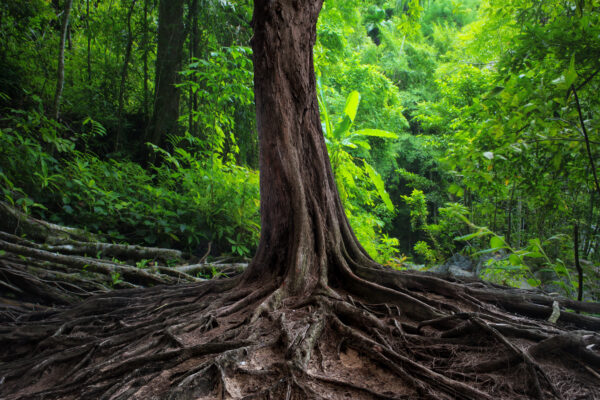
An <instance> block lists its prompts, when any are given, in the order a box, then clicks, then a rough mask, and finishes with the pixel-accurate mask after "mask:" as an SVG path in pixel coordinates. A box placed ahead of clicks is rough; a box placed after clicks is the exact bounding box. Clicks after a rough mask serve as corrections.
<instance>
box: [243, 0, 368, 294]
mask: <svg viewBox="0 0 600 400" xmlns="http://www.w3.org/2000/svg"><path fill="white" fill-rule="evenodd" d="M321 6H322V0H310V1H269V0H257V1H255V3H254V7H255V11H254V19H253V28H254V37H253V39H252V48H253V54H254V90H255V98H256V115H257V118H256V119H257V128H258V135H259V147H260V157H259V164H260V201H261V239H260V243H259V246H258V250H257V254H256V256H255V258H254V260H253V262H252V263H251V265H250V267H249V270H248V277H250V278H252V279H254V278H257V277H263V278H264V277H265V276H269V277H270V279H273V278H274V279H276V280H277V281H278V282H280V283H281V288H284V290H285V291H286V292H287V293H288V294H290V295H302V294H308V293H311V292H312V291H314V290H315V289H316V288H317V287H319V286H320V287H326V286H327V285H328V275H329V273H330V272H332V267H333V268H343V269H345V270H348V269H349V268H350V266H351V265H352V264H353V263H354V262H358V263H361V264H363V265H370V264H374V262H373V261H372V260H371V259H370V257H369V256H368V255H367V253H366V252H365V250H364V249H363V248H362V246H361V245H360V244H359V243H358V241H357V239H356V237H355V235H354V233H353V232H352V229H351V228H350V224H349V223H348V220H347V218H346V215H345V213H344V210H343V207H342V203H341V201H340V197H339V194H338V191H337V188H336V185H335V181H334V178H333V173H332V169H331V164H330V162H329V157H328V155H327V148H326V146H325V140H324V138H323V132H322V129H321V123H320V116H319V108H318V102H317V96H316V81H315V73H314V68H313V52H312V49H313V45H314V43H315V40H316V23H317V18H318V15H319V11H320V9H321Z"/></svg>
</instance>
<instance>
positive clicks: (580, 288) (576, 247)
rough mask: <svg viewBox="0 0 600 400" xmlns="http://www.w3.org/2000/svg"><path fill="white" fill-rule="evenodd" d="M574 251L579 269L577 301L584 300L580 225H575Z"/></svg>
mask: <svg viewBox="0 0 600 400" xmlns="http://www.w3.org/2000/svg"><path fill="white" fill-rule="evenodd" d="M573 251H574V252H575V268H576V269H577V278H578V283H579V286H578V288H577V301H581V299H582V298H583V270H582V269H581V264H580V262H579V225H578V224H577V222H575V223H574V224H573Z"/></svg>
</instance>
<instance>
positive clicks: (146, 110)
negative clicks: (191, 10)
mask: <svg viewBox="0 0 600 400" xmlns="http://www.w3.org/2000/svg"><path fill="white" fill-rule="evenodd" d="M148 1H150V0H144V22H143V28H142V29H143V31H144V33H143V36H142V41H143V44H142V46H143V48H144V53H143V55H142V60H143V63H144V100H143V101H144V105H143V107H144V110H143V112H144V122H145V124H146V125H147V124H148V120H149V119H150V118H149V114H150V101H149V99H148V42H149V40H148Z"/></svg>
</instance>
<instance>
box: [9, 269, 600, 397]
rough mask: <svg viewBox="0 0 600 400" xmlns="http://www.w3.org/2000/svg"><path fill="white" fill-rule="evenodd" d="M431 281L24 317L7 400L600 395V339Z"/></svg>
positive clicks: (180, 298) (119, 300) (200, 295)
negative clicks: (406, 287)
mask: <svg viewBox="0 0 600 400" xmlns="http://www.w3.org/2000/svg"><path fill="white" fill-rule="evenodd" d="M427 279H431V280H432V282H433V283H432V285H431V286H430V287H428V291H429V294H428V295H425V294H424V293H421V294H419V293H418V292H415V293H416V295H417V297H419V298H418V299H414V298H411V299H408V297H411V296H412V293H410V292H404V293H401V292H398V291H397V290H396V289H394V287H393V285H390V286H389V287H386V288H382V287H381V286H379V285H371V284H366V285H364V286H363V290H364V291H375V293H373V292H370V293H368V294H367V295H364V296H362V295H361V294H360V291H359V290H358V287H359V286H358V285H359V282H363V280H362V279H358V278H357V279H355V281H354V282H355V283H354V287H353V290H352V295H350V294H349V293H346V292H343V291H341V289H337V290H336V289H332V288H329V287H327V288H323V287H317V288H316V289H315V290H314V293H313V294H312V295H311V296H309V297H307V298H295V297H288V296H287V295H286V291H285V289H284V288H282V287H279V286H277V284H276V282H275V281H273V282H268V284H263V285H256V284H255V285H252V284H250V285H244V286H236V285H237V284H239V282H243V279H241V278H240V279H230V280H217V281H206V282H202V283H200V284H193V285H186V286H165V287H157V288H152V289H143V290H142V289H131V290H127V291H120V292H109V293H106V294H102V295H100V296H95V297H92V298H91V299H89V300H88V301H85V302H83V303H81V304H80V305H78V306H77V307H75V308H71V309H66V310H63V311H59V310H56V311H52V310H48V311H43V312H41V313H35V314H27V315H23V316H22V317H20V318H18V319H17V320H15V321H11V322H9V323H8V325H6V326H5V327H2V328H0V339H1V340H2V343H3V344H6V345H5V346H3V348H2V349H0V360H2V364H0V381H1V382H2V383H1V384H0V397H2V398H6V399H11V400H12V399H41V398H44V399H70V398H105V399H146V398H150V397H152V398H157V399H191V398H200V399H219V398H222V399H265V398H272V399H313V398H328V399H345V398H353V399H411V398H424V399H427V398H429V399H492V398H494V399H519V398H523V399H525V398H544V399H550V398H557V399H570V398H589V399H594V398H600V389H599V387H600V386H599V385H598V380H597V378H598V376H599V373H598V368H599V367H600V354H599V352H598V348H599V346H600V336H599V335H598V334H597V333H594V332H590V331H568V330H567V329H565V328H564V327H561V326H560V324H550V323H548V322H547V321H546V320H544V319H542V320H533V319H526V318H522V317H519V316H516V315H512V314H509V313H507V312H506V311H504V310H502V309H501V308H498V307H495V306H493V305H490V304H488V303H486V302H485V301H484V300H482V296H478V297H475V296H472V294H469V293H468V296H458V295H456V292H461V293H463V294H464V293H466V292H467V288H465V287H463V286H461V285H460V284H457V283H452V284H451V285H450V286H447V285H445V284H444V285H442V286H436V285H439V283H438V280H439V278H436V277H427V276H424V277H422V279H421V280H420V281H419V284H421V285H422V284H424V282H425V281H426V280H427ZM399 281H401V280H399ZM361 284H362V283H361ZM438 288H441V289H440V290H437V289H438ZM478 290H483V289H478ZM453 291H454V292H453ZM430 297H431V298H432V300H431V301H429V300H428V299H429V298H430ZM373 300H384V302H381V301H379V302H374V301H373ZM421 303H423V304H424V305H425V306H424V307H423V306H420V304H421ZM442 303H448V305H451V306H452V307H447V306H441V304H442ZM452 309H460V310H464V311H462V312H458V313H452V312H451V311H450V310H452ZM429 310H434V312H430V311H429ZM565 312H566V311H565ZM565 312H563V313H565ZM561 318H562V317H561ZM587 318H589V321H592V323H595V320H594V319H593V317H590V316H587ZM38 319H41V321H38ZM589 321H588V322H589ZM559 322H560V320H559ZM588 322H585V323H588Z"/></svg>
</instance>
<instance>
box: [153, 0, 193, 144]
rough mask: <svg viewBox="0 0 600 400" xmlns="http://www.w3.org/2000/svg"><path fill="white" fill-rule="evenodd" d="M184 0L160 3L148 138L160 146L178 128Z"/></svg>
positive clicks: (183, 34)
mask: <svg viewBox="0 0 600 400" xmlns="http://www.w3.org/2000/svg"><path fill="white" fill-rule="evenodd" d="M183 4H184V0H175V1H170V0H161V1H160V2H159V5H158V48H157V53H156V75H155V83H154V90H155V92H154V112H153V115H152V122H151V125H150V129H149V131H148V135H147V140H148V141H149V142H151V143H154V144H156V145H160V143H161V140H162V137H163V135H165V134H168V133H175V132H176V131H177V121H178V119H179V98H180V90H179V88H178V87H177V83H178V82H179V76H178V74H179V71H180V70H181V60H182V55H183V42H184V39H185V30H184V26H183Z"/></svg>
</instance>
